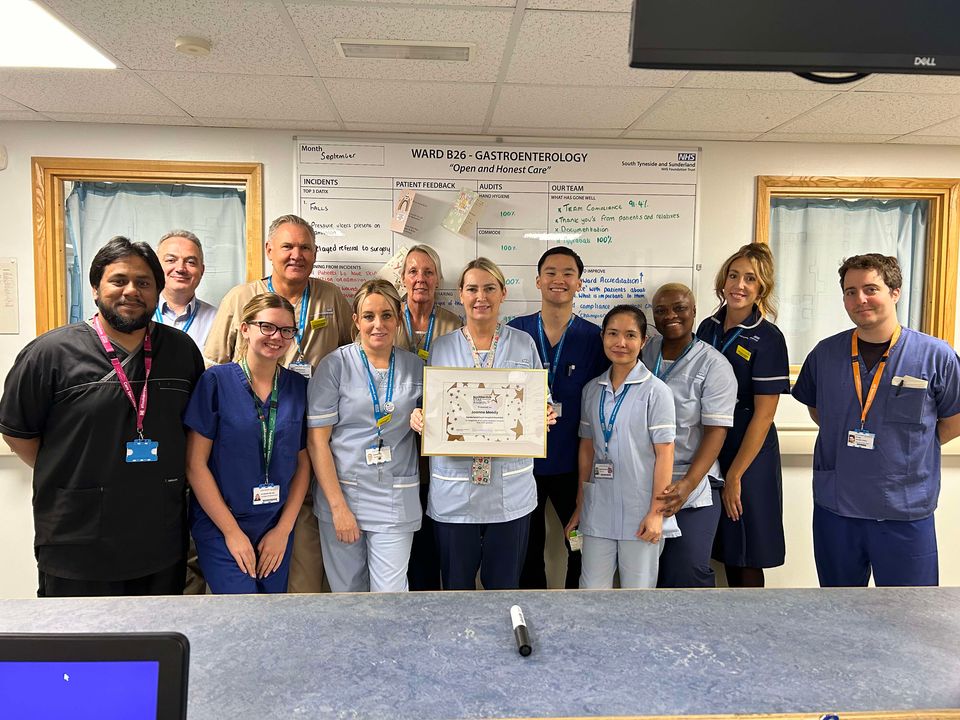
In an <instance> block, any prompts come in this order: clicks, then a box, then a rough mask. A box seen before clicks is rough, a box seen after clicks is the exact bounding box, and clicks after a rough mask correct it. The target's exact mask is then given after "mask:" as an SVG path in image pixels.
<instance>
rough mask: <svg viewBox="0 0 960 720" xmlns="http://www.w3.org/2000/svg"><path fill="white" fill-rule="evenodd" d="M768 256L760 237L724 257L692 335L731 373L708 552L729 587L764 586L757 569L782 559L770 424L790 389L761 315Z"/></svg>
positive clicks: (769, 285)
mask: <svg viewBox="0 0 960 720" xmlns="http://www.w3.org/2000/svg"><path fill="white" fill-rule="evenodd" d="M773 280H774V277H773V255H772V254H771V253H770V248H768V247H767V246H766V245H763V244H760V243H752V244H750V245H744V246H743V247H741V248H740V249H739V250H738V251H737V252H735V253H734V254H733V255H731V256H730V257H729V258H727V260H726V262H724V263H723V265H722V266H721V268H720V272H718V273H717V278H716V282H715V284H714V289H715V291H716V294H717V297H718V298H719V299H720V301H721V306H720V309H719V310H718V311H717V312H716V313H715V314H714V315H712V316H711V317H708V318H707V319H706V320H704V321H703V322H702V323H700V327H699V328H698V329H697V337H699V338H700V339H701V340H705V341H706V342H708V343H710V344H711V345H713V347H715V348H716V349H718V350H719V351H720V352H721V353H723V354H724V355H725V356H726V358H727V360H729V361H730V364H731V365H732V366H733V372H734V374H735V375H736V376H737V386H738V390H737V408H736V411H735V412H734V419H733V427H732V428H731V429H730V431H729V432H728V433H727V438H726V440H725V441H724V443H723V449H722V450H721V451H720V469H721V470H722V471H723V476H724V486H723V492H722V493H721V498H722V501H723V508H724V513H723V514H722V515H721V516H720V525H719V527H718V528H717V537H716V540H715V542H714V549H713V557H714V559H716V560H719V561H720V562H722V563H723V564H724V565H725V566H726V573H727V584H728V585H729V586H730V587H763V584H764V575H763V568H768V567H777V566H779V565H783V562H784V557H785V554H786V545H785V542H784V537H783V481H782V476H781V471H780V443H779V441H778V439H777V428H776V426H775V425H774V424H773V418H774V415H775V414H776V412H777V403H778V402H779V399H780V395H782V394H786V393H789V392H790V366H789V364H788V361H787V343H786V341H785V340H784V338H783V334H782V333H781V332H780V330H779V329H778V328H777V326H776V325H774V324H773V323H772V322H770V320H768V319H767V317H770V318H774V319H775V318H776V307H775V305H774V303H773Z"/></svg>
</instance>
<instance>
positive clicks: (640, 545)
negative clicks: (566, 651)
mask: <svg viewBox="0 0 960 720" xmlns="http://www.w3.org/2000/svg"><path fill="white" fill-rule="evenodd" d="M663 543H664V541H663V538H661V539H660V542H659V543H657V544H655V545H653V544H651V543H648V542H644V541H643V540H608V539H607V538H599V537H593V536H592V535H584V536H583V550H582V553H583V564H582V567H581V570H580V587H581V588H582V589H591V590H606V589H610V588H612V587H613V574H614V572H615V571H616V570H617V569H618V568H619V570H620V587H622V588H655V587H656V586H657V572H658V571H659V569H660V553H661V552H663ZM324 557H326V555H324Z"/></svg>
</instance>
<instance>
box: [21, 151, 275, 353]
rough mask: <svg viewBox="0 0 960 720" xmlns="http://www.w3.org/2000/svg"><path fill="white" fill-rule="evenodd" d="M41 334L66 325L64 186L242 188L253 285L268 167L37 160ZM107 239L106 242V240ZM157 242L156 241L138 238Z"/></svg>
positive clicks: (259, 266)
mask: <svg viewBox="0 0 960 720" xmlns="http://www.w3.org/2000/svg"><path fill="white" fill-rule="evenodd" d="M31 167H32V189H33V258H34V292H35V294H36V313H37V335H40V334H42V333H45V332H47V331H48V330H52V329H53V328H57V327H60V326H61V325H65V324H66V323H67V322H68V317H67V278H66V272H67V268H66V247H65V242H64V238H65V218H64V214H65V205H64V203H65V196H64V195H65V194H64V182H65V181H74V182H117V183H120V182H134V183H136V182H141V183H173V184H190V183H195V184H207V185H209V184H214V185H236V186H238V187H243V188H244V190H245V191H246V198H247V202H246V231H247V237H246V242H247V248H246V265H247V281H248V282H249V281H251V280H255V279H257V278H259V277H262V276H263V165H262V164H261V163H228V162H220V163H209V162H185V161H175V160H120V159H106V158H65V157H34V158H31ZM104 239H105V240H106V238H104ZM134 239H136V240H143V239H146V240H151V241H152V240H154V239H155V238H134Z"/></svg>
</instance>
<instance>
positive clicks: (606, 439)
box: [600, 384, 633, 456]
mask: <svg viewBox="0 0 960 720" xmlns="http://www.w3.org/2000/svg"><path fill="white" fill-rule="evenodd" d="M631 387H633V386H632V385H627V384H624V386H623V391H622V392H621V393H620V397H618V398H617V401H616V402H615V403H614V404H613V412H612V413H611V414H610V425H609V426H608V425H607V419H606V417H605V415H604V412H603V398H604V396H606V394H607V391H606V388H604V390H603V392H601V393H600V429H601V430H602V431H603V443H604V445H603V454H604V455H607V456H608V455H609V453H610V438H612V437H613V424H614V423H615V422H616V421H617V414H618V413H619V412H620V406H621V405H623V399H624V398H625V397H626V396H627V392H628V391H629V390H630V388H631ZM610 392H613V390H611V391H610Z"/></svg>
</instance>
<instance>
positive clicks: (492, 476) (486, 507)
mask: <svg viewBox="0 0 960 720" xmlns="http://www.w3.org/2000/svg"><path fill="white" fill-rule="evenodd" d="M496 334H498V335H499V340H498V341H497V343H496V349H495V350H491V351H478V355H479V356H480V360H481V362H485V361H486V359H487V358H488V357H489V353H490V352H493V367H495V368H527V369H541V368H542V365H541V363H540V356H539V355H538V354H537V347H536V344H535V343H534V342H533V338H531V337H530V336H529V335H528V334H527V333H525V332H523V331H522V330H517V329H515V328H512V327H509V326H506V325H503V324H500V325H498V327H497V330H496V333H495V335H496ZM430 364H431V365H435V366H437V367H468V368H470V367H474V366H475V365H474V355H473V350H472V348H471V344H470V341H468V339H467V337H466V335H465V334H464V329H461V330H457V331H455V332H452V333H449V334H447V335H444V336H442V337H439V338H437V340H436V341H435V342H434V349H433V352H432V353H431V354H430ZM487 367H489V366H488V365H487ZM473 467H474V463H473V458H469V457H447V456H433V457H431V458H430V495H429V499H428V502H427V515H429V516H430V518H431V519H433V520H434V521H435V522H436V523H437V540H438V545H439V547H440V561H441V572H442V573H443V586H444V589H446V590H473V589H475V587H476V584H475V579H476V575H477V570H478V568H479V570H480V575H481V582H482V583H483V586H484V588H486V589H500V590H504V589H511V588H516V587H517V586H518V584H519V581H520V571H521V569H522V567H523V560H524V558H525V557H526V551H527V533H528V523H529V517H527V516H529V515H530V513H531V512H533V510H534V509H535V508H536V507H537V486H536V483H535V482H534V479H533V460H532V459H531V458H491V459H490V464H489V478H484V482H483V483H478V482H476V481H474V473H473ZM508 523H514V525H515V526H516V527H515V526H514V525H510V526H509V527H508ZM466 525H472V526H475V527H474V528H473V529H475V530H476V532H477V533H480V535H481V536H482V539H479V540H477V539H475V535H474V534H473V533H472V532H470V531H467V528H466V527H465V526H466ZM501 531H502V532H501ZM468 535H469V536H470V537H471V539H469V540H468V539H467V537H466V536H468ZM461 540H462V541H463V542H462V543H461Z"/></svg>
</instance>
